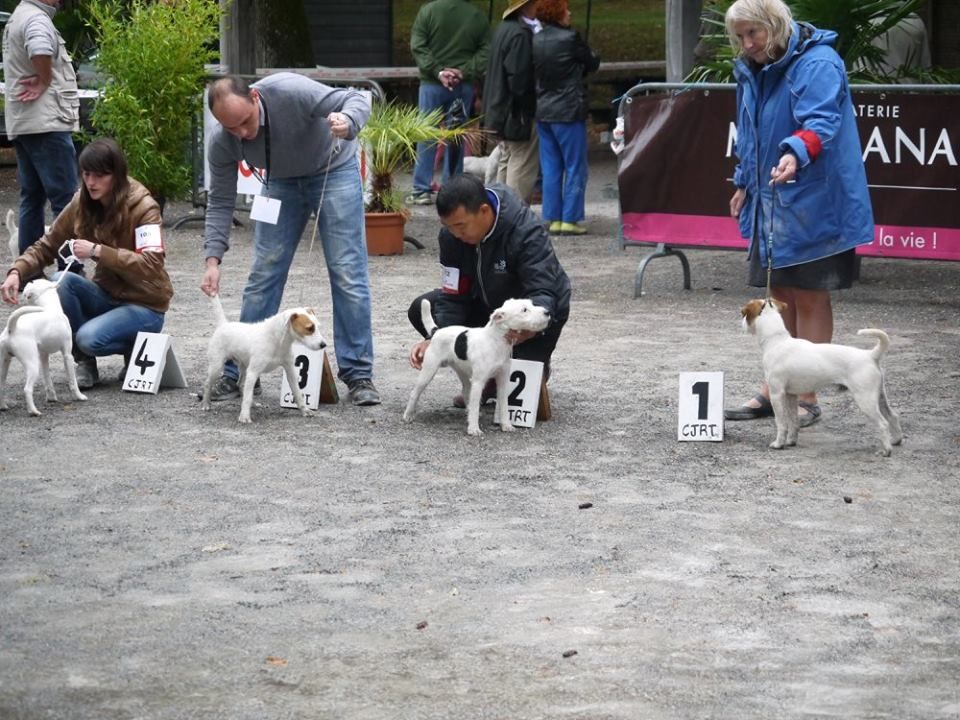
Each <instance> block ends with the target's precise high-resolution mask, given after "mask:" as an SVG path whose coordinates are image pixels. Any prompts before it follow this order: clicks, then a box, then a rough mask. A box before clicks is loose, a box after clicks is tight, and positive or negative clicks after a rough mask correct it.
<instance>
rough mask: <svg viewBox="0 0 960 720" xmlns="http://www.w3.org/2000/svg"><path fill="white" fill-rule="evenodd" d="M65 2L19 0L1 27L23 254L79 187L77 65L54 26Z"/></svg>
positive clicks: (7, 123)
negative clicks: (46, 218)
mask: <svg viewBox="0 0 960 720" xmlns="http://www.w3.org/2000/svg"><path fill="white" fill-rule="evenodd" d="M59 5H60V1H59V0H21V2H20V3H19V4H18V5H17V7H16V8H15V9H14V11H13V14H12V15H11V16H10V19H9V20H8V21H7V24H6V27H5V28H4V30H3V71H4V75H5V77H6V88H7V92H6V105H5V109H4V115H5V120H6V125H7V135H8V136H9V137H10V139H11V140H13V146H14V148H15V149H16V153H17V180H18V181H19V183H20V230H19V238H18V242H19V245H20V252H21V253H23V252H24V251H25V250H26V249H27V248H28V247H30V246H31V245H33V243H35V242H36V241H37V240H38V239H39V238H40V237H41V236H42V235H43V232H44V215H43V213H44V206H45V205H46V203H47V201H48V200H49V201H50V208H51V209H52V210H53V214H54V217H56V216H57V215H59V214H60V211H61V210H63V208H64V207H66V205H67V203H69V202H70V200H71V198H72V197H73V194H74V193H75V192H76V190H77V183H78V174H77V154H76V150H75V149H74V146H73V137H72V133H73V132H75V131H77V130H78V129H79V127H80V123H79V120H80V98H79V95H78V92H77V75H76V72H75V71H74V69H73V63H72V61H71V58H70V55H69V54H68V53H67V50H66V46H65V44H64V42H63V38H62V37H61V36H60V33H59V32H57V29H56V28H55V27H54V26H53V16H54V15H55V14H56V12H57V8H58V7H59ZM30 279H31V278H23V279H22V282H23V283H26V282H28V281H29V280H30Z"/></svg>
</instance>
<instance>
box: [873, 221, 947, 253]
mask: <svg viewBox="0 0 960 720" xmlns="http://www.w3.org/2000/svg"><path fill="white" fill-rule="evenodd" d="M876 243H877V245H878V246H879V247H884V248H895V247H902V248H907V249H913V250H926V249H927V238H925V237H924V236H923V235H917V233H916V231H914V230H911V231H910V232H909V233H907V234H906V235H902V234H900V233H898V234H897V236H896V237H894V236H893V235H892V234H891V233H888V232H887V231H886V230H885V228H884V227H883V225H880V226H879V227H878V228H877V237H876ZM870 244H871V245H872V244H873V243H870ZM929 249H930V250H936V249H937V231H936V230H934V231H933V232H932V233H931V235H930V248H929Z"/></svg>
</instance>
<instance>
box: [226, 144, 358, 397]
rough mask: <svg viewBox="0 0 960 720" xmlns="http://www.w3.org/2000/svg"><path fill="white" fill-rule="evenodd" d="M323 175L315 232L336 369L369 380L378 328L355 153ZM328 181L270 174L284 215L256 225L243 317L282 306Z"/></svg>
mask: <svg viewBox="0 0 960 720" xmlns="http://www.w3.org/2000/svg"><path fill="white" fill-rule="evenodd" d="M326 177H327V183H326V189H325V190H324V196H323V207H322V209H321V211H320V227H319V228H318V229H317V234H318V235H319V236H320V241H321V243H322V244H323V254H324V257H325V258H326V261H327V275H328V276H329V277H330V291H331V297H332V299H333V342H334V349H335V351H336V356H337V368H338V371H337V374H338V375H339V377H340V378H341V379H342V380H343V381H344V382H350V381H352V380H361V379H369V378H372V377H373V328H372V326H371V321H370V279H369V277H368V274H367V239H366V234H365V232H364V225H363V194H362V188H361V185H360V168H359V166H358V165H357V162H356V160H354V159H351V160H350V161H349V162H347V163H346V164H344V165H342V166H340V167H338V168H336V169H334V170H331V171H330V172H329V174H327V176H326ZM323 180H324V173H319V174H317V175H310V176H306V177H295V178H275V179H272V180H268V186H267V188H266V189H265V191H264V193H265V194H267V193H269V195H270V197H271V198H274V199H276V200H279V201H280V203H281V204H280V216H279V217H278V218H277V224H276V225H270V224H268V223H263V222H258V223H257V227H256V230H255V232H254V254H253V266H252V267H251V268H250V276H249V277H248V278H247V286H246V287H245V288H244V290H243V301H242V302H241V305H240V321H241V322H259V321H260V320H264V319H266V318H268V317H270V316H271V315H275V314H276V313H277V311H278V310H279V309H280V301H281V299H282V297H283V288H284V286H285V285H286V282H287V274H288V273H289V271H290V264H291V263H292V262H293V256H294V253H295V252H296V250H297V245H299V244H300V237H301V236H302V235H303V231H304V229H305V228H306V225H307V221H308V220H309V219H310V213H311V212H312V211H313V210H315V209H316V208H317V206H318V205H319V204H320V192H321V189H322V188H323V184H324V183H323ZM311 230H312V228H311ZM308 242H309V240H308ZM223 374H224V375H227V376H228V377H232V378H234V379H236V378H237V377H238V376H239V373H238V371H237V366H236V364H235V363H233V362H228V363H227V364H226V365H224V368H223Z"/></svg>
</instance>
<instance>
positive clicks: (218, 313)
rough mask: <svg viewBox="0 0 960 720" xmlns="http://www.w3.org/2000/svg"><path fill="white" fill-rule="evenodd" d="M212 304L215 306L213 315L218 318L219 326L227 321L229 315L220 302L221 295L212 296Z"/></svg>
mask: <svg viewBox="0 0 960 720" xmlns="http://www.w3.org/2000/svg"><path fill="white" fill-rule="evenodd" d="M210 305H211V306H212V307H213V317H214V318H216V321H217V327H219V326H220V325H223V324H224V323H225V322H227V315H226V313H225V312H223V305H222V304H221V302H220V296H219V295H211V296H210Z"/></svg>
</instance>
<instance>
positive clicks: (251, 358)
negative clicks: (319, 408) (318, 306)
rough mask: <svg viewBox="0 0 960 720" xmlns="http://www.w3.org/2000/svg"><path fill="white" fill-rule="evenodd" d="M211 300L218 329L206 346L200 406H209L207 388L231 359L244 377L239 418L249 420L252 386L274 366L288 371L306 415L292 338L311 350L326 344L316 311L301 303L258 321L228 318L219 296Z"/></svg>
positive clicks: (288, 376) (241, 420) (308, 412)
mask: <svg viewBox="0 0 960 720" xmlns="http://www.w3.org/2000/svg"><path fill="white" fill-rule="evenodd" d="M210 300H211V304H212V305H213V311H214V314H215V315H216V318H217V329H216V330H215V331H214V333H213V336H212V337H211V338H210V345H209V347H208V348H207V358H208V361H209V365H208V368H207V381H206V383H205V384H204V386H203V405H202V407H203V409H204V410H209V409H210V389H211V388H212V387H213V383H214V381H215V380H216V379H217V378H218V377H219V376H220V372H221V370H222V369H223V363H224V362H225V361H227V360H228V359H232V360H233V361H234V362H236V363H237V365H239V366H240V370H241V374H242V379H243V400H242V401H241V403H240V417H239V418H238V419H239V421H240V422H242V423H248V422H250V406H251V405H253V386H254V385H256V383H257V378H259V377H260V376H261V375H262V374H263V373H265V372H269V371H270V370H273V369H275V368H277V367H283V371H284V372H285V373H286V374H287V382H288V383H290V389H291V391H292V392H293V399H294V400H295V401H296V403H297V407H298V408H300V413H301V414H302V415H304V416H306V415H309V414H310V411H309V410H308V409H307V404H306V403H305V402H304V400H303V393H301V392H300V383H299V382H298V379H297V374H296V372H295V369H294V365H293V342H294V341H295V340H299V341H300V342H302V343H303V344H304V345H306V346H307V347H308V348H310V349H311V350H322V349H323V348H325V347H326V346H327V343H326V341H325V340H324V339H323V335H321V334H320V329H319V325H320V322H319V321H318V320H317V313H316V311H315V310H314V309H313V308H305V307H301V308H295V309H293V310H283V311H281V312H279V313H277V314H276V315H274V316H272V317H269V318H267V319H266V320H262V321H260V322H258V323H241V322H229V321H228V320H227V317H226V315H225V314H224V312H223V305H221V304H220V298H219V297H217V296H216V295H214V296H213V297H212V298H211V299H210Z"/></svg>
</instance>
